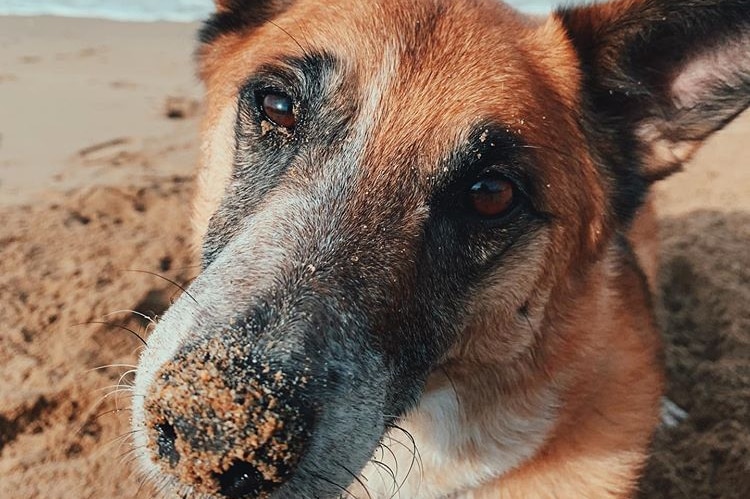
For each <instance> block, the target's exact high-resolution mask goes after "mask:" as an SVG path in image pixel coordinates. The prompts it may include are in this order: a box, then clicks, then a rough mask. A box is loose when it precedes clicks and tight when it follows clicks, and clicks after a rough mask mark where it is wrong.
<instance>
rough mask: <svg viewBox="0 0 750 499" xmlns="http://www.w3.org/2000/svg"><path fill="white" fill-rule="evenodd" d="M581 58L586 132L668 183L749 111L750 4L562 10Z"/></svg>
mask: <svg viewBox="0 0 750 499" xmlns="http://www.w3.org/2000/svg"><path fill="white" fill-rule="evenodd" d="M556 15H557V16H558V18H559V19H560V20H561V21H562V23H563V25H564V26H565V28H566V30H567V32H568V34H569V36H570V39H571V41H572V43H573V46H574V47H575V49H576V51H577V52H578V54H579V57H580V59H581V62H582V70H583V73H584V93H585V96H586V97H587V101H588V105H589V106H588V107H589V109H588V113H589V118H590V119H589V125H588V126H589V127H600V129H601V132H602V133H605V134H606V133H610V134H612V133H616V134H621V136H622V137H624V143H625V144H627V145H625V146H623V147H624V148H628V149H632V150H631V151H621V152H623V153H624V154H626V155H630V158H631V159H632V160H633V162H635V163H636V167H637V168H638V169H639V172H638V174H639V176H640V177H641V178H645V179H646V180H648V181H652V180H657V179H659V178H662V177H665V176H666V175H668V174H670V173H671V172H673V171H674V170H676V169H678V168H679V166H680V165H681V164H682V163H684V162H685V161H686V160H687V159H689V158H690V157H691V155H692V154H693V152H694V151H695V150H696V148H697V147H698V146H699V145H700V143H701V142H702V141H703V140H704V139H705V138H706V137H708V136H709V135H710V134H711V133H713V132H715V131H717V130H719V129H721V128H722V127H723V126H724V125H725V124H727V123H728V122H729V121H730V120H731V119H732V118H734V117H735V116H737V114H739V113H740V112H742V111H743V110H744V109H746V108H747V107H748V105H750V0H617V1H614V2H611V3H606V4H599V5H589V6H584V7H578V8H571V9H563V10H561V11H558V12H557V14H556Z"/></svg>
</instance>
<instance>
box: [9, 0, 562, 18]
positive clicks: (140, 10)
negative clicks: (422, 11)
mask: <svg viewBox="0 0 750 499" xmlns="http://www.w3.org/2000/svg"><path fill="white" fill-rule="evenodd" d="M352 1H367V0H352ZM506 1H507V2H508V3H510V4H512V5H515V6H516V7H518V8H520V9H522V10H524V11H527V12H536V13H539V12H546V11H548V10H550V9H551V8H552V7H553V6H555V5H557V4H559V3H563V2H564V0H563V1H562V2H561V1H553V0H506ZM565 3H570V0H568V1H567V2H565ZM212 9H213V2H212V0H0V15H54V16H68V17H98V18H103V19H115V20H118V21H178V22H188V21H195V20H199V19H203V18H205V17H206V16H207V15H208V14H209V13H210V12H211V10H212Z"/></svg>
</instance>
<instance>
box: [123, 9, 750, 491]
mask: <svg viewBox="0 0 750 499" xmlns="http://www.w3.org/2000/svg"><path fill="white" fill-rule="evenodd" d="M651 3H652V4H655V5H656V7H655V8H657V7H658V8H662V9H667V10H668V9H669V8H670V7H668V6H667V2H661V3H662V4H663V5H658V4H659V2H651ZM677 3H679V2H677ZM685 3H688V2H685ZM716 3H717V4H719V2H716ZM724 3H726V4H732V2H724ZM734 4H737V5H740V4H742V2H735V3H734ZM734 4H732V5H734ZM638 5H640V4H639V3H638V2H624V3H622V4H621V5H620V6H619V7H618V8H615V7H612V8H609V10H607V8H602V9H596V8H591V9H588V10H581V11H566V12H564V13H561V14H559V15H557V16H553V17H550V18H549V19H548V20H542V21H539V20H531V19H527V18H524V17H522V16H520V15H519V14H516V13H515V12H513V11H512V10H510V9H508V8H507V7H505V6H504V5H502V4H501V3H499V2H496V1H492V0H486V1H481V0H476V1H470V0H466V1H463V0H461V1H439V0H420V1H412V0H409V1H390V0H389V1H385V0H383V1H375V2H351V1H348V0H346V1H344V0H341V1H336V0H334V1H328V2H319V1H312V0H298V1H292V0H290V1H284V2H282V1H267V2H261V1H256V2H241V1H224V2H219V5H218V12H217V14H216V15H215V16H214V17H213V18H212V19H211V20H210V21H209V22H208V23H207V24H206V26H205V28H204V30H203V40H202V45H201V47H200V49H199V59H200V65H201V66H200V73H201V76H202V78H203V79H204V81H205V83H206V86H207V89H208V92H207V104H208V106H207V107H208V111H207V116H206V121H205V123H206V126H205V130H204V132H205V143H204V167H203V168H204V169H203V171H202V173H201V192H200V194H199V195H200V198H199V203H198V205H197V214H196V225H197V226H198V229H199V231H200V232H201V233H202V234H204V238H203V270H202V273H201V275H200V276H199V277H198V278H197V279H196V280H195V281H194V282H193V284H192V285H191V286H190V288H189V294H188V293H186V294H185V295H183V296H182V297H181V298H180V299H179V300H178V301H177V302H176V303H175V304H174V306H173V307H172V308H171V309H170V310H169V311H168V312H167V314H166V315H165V317H164V318H163V319H162V321H161V324H160V325H159V326H158V328H157V329H156V331H155V332H154V333H153V335H152V336H151V338H150V339H149V345H148V348H147V349H146V350H145V352H144V354H143V356H142V358H141V361H140V365H139V369H138V374H137V385H136V395H137V396H136V398H135V399H134V429H135V430H136V436H135V438H136V443H137V444H138V445H139V446H141V455H142V464H143V467H144V468H145V469H146V471H147V473H150V474H152V475H156V476H157V477H158V479H160V480H163V481H165V483H169V484H173V485H177V486H181V487H183V488H184V489H185V490H186V491H189V490H192V491H195V492H198V493H202V494H206V495H210V496H224V497H266V496H267V495H270V494H272V493H275V494H277V495H274V497H336V496H337V495H339V494H340V493H341V492H342V488H345V487H346V486H347V485H348V484H349V483H351V482H352V481H353V480H355V478H356V476H357V474H358V473H359V471H360V470H361V469H362V468H363V467H364V466H365V464H366V463H367V462H368V461H369V460H370V459H371V458H372V456H373V452H374V451H375V449H376V447H377V446H378V444H379V442H380V440H381V438H382V437H383V434H384V432H385V431H386V429H387V428H388V427H389V426H391V425H393V424H395V423H396V422H397V421H398V418H399V417H401V416H403V415H404V414H405V413H406V412H407V411H409V410H410V409H412V408H413V407H414V406H415V404H416V403H417V401H418V400H419V399H420V396H421V395H422V393H423V392H424V390H425V383H426V381H427V380H428V378H429V377H430V375H431V373H434V372H435V371H436V370H438V369H440V367H441V366H443V365H445V364H446V363H451V362H454V363H458V364H462V365H465V366H475V367H476V368H477V369H480V368H481V366H482V365H483V364H485V363H492V364H493V365H495V366H497V365H499V366H502V367H503V369H504V370H505V372H506V373H507V379H508V380H512V379H516V378H518V377H521V376H523V373H525V372H527V371H528V370H530V369H532V368H533V366H534V365H535V363H537V362H538V361H539V358H538V357H537V354H540V352H541V351H542V350H543V348H542V345H543V344H544V342H545V338H544V337H543V335H542V334H541V333H540V331H543V330H544V321H545V316H546V314H547V312H548V311H549V308H550V307H551V306H556V307H557V306H561V305H560V302H561V301H564V298H565V297H560V294H561V293H563V292H564V291H563V290H569V289H572V288H573V287H574V284H575V282H577V280H580V279H581V278H582V277H581V276H584V275H585V274H586V272H587V269H588V268H589V267H590V266H591V265H593V264H594V263H595V262H596V261H597V260H598V259H599V258H600V257H601V255H602V254H603V252H604V251H605V250H606V248H607V246H608V245H609V244H610V241H611V240H612V238H613V237H614V236H615V234H617V233H618V232H619V231H621V230H622V229H623V227H625V226H626V225H627V223H628V222H629V220H630V219H631V217H632V216H633V214H634V212H635V210H636V209H637V207H638V205H639V203H640V202H641V200H642V197H643V195H644V193H645V190H646V188H647V186H648V184H649V182H650V181H651V180H652V179H653V178H656V177H658V176H660V175H662V174H664V173H665V172H668V171H670V170H671V169H672V168H673V167H674V166H675V165H677V164H679V163H680V162H681V161H682V160H684V159H685V158H686V157H687V156H688V155H689V153H690V152H691V151H692V149H693V148H694V147H695V145H696V144H697V143H698V142H699V141H700V140H702V138H704V137H705V136H706V135H707V134H708V133H710V132H712V131H713V130H715V129H716V128H718V127H720V126H721V124H723V122H725V121H726V119H728V117H730V116H733V115H734V114H736V113H737V112H739V111H740V110H741V109H742V108H744V107H745V106H746V105H747V94H748V92H747V87H748V79H747V73H742V72H741V71H738V69H737V68H740V69H743V70H744V68H746V67H747V62H748V61H747V59H748V56H747V53H742V54H741V55H740V59H742V58H743V57H744V60H740V61H739V62H736V61H735V62H733V67H732V68H727V69H726V71H725V72H724V73H723V74H722V75H719V76H720V77H721V81H722V82H724V83H726V85H727V89H725V90H726V92H727V93H728V92H730V91H731V92H733V93H737V92H739V91H740V90H742V91H744V95H745V99H744V101H743V102H739V103H738V102H729V100H728V99H724V100H721V101H719V99H718V98H717V100H716V102H715V103H714V104H715V105H712V106H706V109H705V110H699V111H700V112H701V113H702V114H701V115H700V116H698V117H696V115H693V114H690V115H687V114H685V113H682V111H683V110H684V109H686V106H685V102H686V101H690V99H692V101H690V102H693V104H694V103H695V102H698V101H699V100H700V102H703V100H704V99H705V98H706V95H707V92H706V88H708V87H707V86H706V83H705V81H704V80H706V79H707V78H708V76H709V75H707V74H703V75H701V74H698V75H697V76H695V75H696V74H697V73H700V72H701V71H700V69H701V68H699V70H697V71H693V72H692V73H690V74H689V75H688V76H687V77H684V78H683V79H682V80H680V76H679V75H681V74H683V72H682V71H681V70H680V68H684V67H687V66H689V65H690V64H691V61H694V60H698V61H699V62H700V57H704V55H705V54H703V55H702V54H701V53H699V52H697V51H695V50H694V49H693V48H692V45H689V44H687V43H684V44H683V45H684V46H680V47H678V48H679V50H681V51H682V52H680V53H679V54H676V55H675V57H673V58H672V60H668V61H666V62H664V64H669V67H668V68H667V67H666V66H664V67H660V68H659V69H660V70H662V72H661V73H659V74H658V75H655V74H650V73H643V74H640V73H639V71H641V69H642V68H640V67H636V66H637V64H636V63H640V62H649V63H653V64H656V65H657V66H658V64H661V63H660V62H658V61H657V60H656V59H655V58H654V57H653V54H652V53H651V52H650V49H649V45H648V44H649V43H653V41H652V40H646V39H643V37H642V36H641V35H640V34H639V33H636V34H633V33H626V32H625V31H626V29H625V28H622V30H623V32H622V33H620V32H617V33H615V34H614V35H611V36H609V37H608V36H604V35H602V34H601V30H600V29H599V28H600V27H601V26H600V25H609V24H611V25H612V26H615V27H616V26H617V23H623V24H626V22H627V21H628V20H630V21H632V19H628V15H630V16H631V17H633V18H635V19H637V20H639V19H640V17H643V18H644V19H642V20H641V21H642V22H643V23H644V26H645V23H647V22H651V18H650V17H649V18H648V19H646V18H647V17H648V16H646V15H645V14H644V13H643V12H638V11H637V9H638ZM735 6H736V5H735ZM684 8H685V7H684V6H683V9H684ZM716 9H717V12H718V11H719V10H721V9H719V8H716ZM683 14H684V12H683ZM720 14H721V15H722V16H724V17H722V19H729V18H731V14H732V13H731V12H728V9H727V12H724V11H722V12H720ZM639 16H640V17H639ZM684 17H685V16H684V15H683V18H684ZM713 21H715V22H716V23H718V21H717V20H716V19H714V20H713ZM732 22H733V23H734V24H732V25H731V30H733V32H732V33H733V36H735V39H736V37H737V36H739V37H740V38H741V41H742V42H743V43H744V42H745V41H746V38H742V36H744V35H742V34H741V33H746V32H747V30H746V25H741V24H740V23H739V21H738V20H736V19H735V20H733V21H732ZM628 26H630V27H628V28H627V29H634V28H632V22H631V23H630V24H628ZM680 26H681V25H680ZM680 26H676V25H675V26H673V25H669V26H666V25H665V26H663V27H664V30H663V31H662V32H661V33H662V35H664V36H667V35H669V36H671V35H674V34H675V33H678V32H679V27H680ZM613 29H614V28H613ZM644 29H645V28H644ZM737 33H740V34H739V35H737ZM657 34H658V33H657ZM655 40H656V42H660V41H662V40H660V39H659V37H658V36H655ZM711 42H712V43H713V44H714V46H715V47H725V46H727V42H726V40H723V39H720V38H719V37H716V38H715V39H714V40H712V41H711ZM636 43H638V44H641V45H640V46H636V45H635V44H636ZM729 45H731V44H729ZM625 46H627V48H628V50H629V51H630V52H628V55H627V58H624V56H622V57H621V55H620V53H625V50H624V47H625ZM618 50H619V51H620V52H617V51H618ZM688 56H690V57H691V59H688ZM693 56H694V57H693ZM626 59H627V60H626ZM706 60H707V61H708V62H706V64H708V63H710V62H712V61H713V60H714V59H711V58H707V56H706ZM594 67H596V68H597V69H596V70H594ZM655 67H656V66H655ZM667 69H668V70H669V71H667ZM691 75H692V76H691ZM701 76H703V78H701ZM711 76H712V77H714V78H718V77H719V76H717V75H715V74H714V75H711ZM639 79H640V80H639ZM635 81H638V82H639V84H640V85H641V87H640V88H641V89H642V90H644V92H642V93H641V94H639V95H631V93H630V92H631V91H632V89H633V85H635V83H634V82H635ZM714 83H715V82H713V83H711V89H712V90H711V92H712V93H711V95H714V94H717V95H718V94H720V92H718V91H714V90H713V85H714ZM617 85H621V86H617ZM647 85H648V89H649V92H645V89H646V86H647ZM655 89H658V90H659V91H660V92H661V93H657V92H656V90H655ZM677 92H679V94H678V93H677ZM722 95H723V94H722ZM690 102H688V104H690ZM678 107H679V110H678V109H677V108H678ZM688 107H690V106H688ZM692 107H695V106H694V105H693V106H692ZM656 108H658V111H655V112H654V111H649V110H653V109H656ZM678 111H679V112H678ZM670 113H671V115H670ZM680 113H682V114H680ZM665 116H666V117H667V118H669V121H668V122H669V124H670V125H669V126H666V125H665V123H667V121H665V119H664V118H665ZM698 118H700V119H698ZM683 122H684V123H683Z"/></svg>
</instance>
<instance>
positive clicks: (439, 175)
mask: <svg viewBox="0 0 750 499" xmlns="http://www.w3.org/2000/svg"><path fill="white" fill-rule="evenodd" d="M530 161H531V154H530V149H529V146H528V145H526V143H525V141H524V140H523V139H522V138H521V137H520V136H519V135H518V134H516V133H514V132H513V131H512V129H511V128H510V127H509V126H506V125H505V124H502V123H497V122H484V123H481V124H478V125H476V126H474V127H472V129H471V131H470V132H469V133H468V134H467V135H466V139H465V140H463V141H462V143H461V144H459V145H458V147H456V148H455V149H453V150H452V151H451V152H450V153H449V154H448V155H447V157H446V158H445V159H444V160H443V162H442V163H441V164H439V165H438V168H437V171H436V174H435V176H434V177H433V180H434V185H435V190H436V191H439V190H441V188H442V187H447V186H449V185H451V184H453V183H454V182H456V181H459V180H460V179H462V178H464V177H471V176H473V175H478V174H479V173H480V172H481V171H482V170H484V169H486V168H490V167H492V168H496V169H499V170H502V171H503V172H505V173H507V174H509V176H512V177H513V178H514V179H515V180H517V181H519V182H521V183H524V184H528V183H529V182H530V179H529V178H528V174H529V172H528V170H529V169H528V168H527V167H526V166H527V165H528V163H529V162H530Z"/></svg>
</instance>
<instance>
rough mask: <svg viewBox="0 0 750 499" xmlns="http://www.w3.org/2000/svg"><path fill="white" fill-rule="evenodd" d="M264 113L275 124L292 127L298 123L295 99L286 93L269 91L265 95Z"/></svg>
mask: <svg viewBox="0 0 750 499" xmlns="http://www.w3.org/2000/svg"><path fill="white" fill-rule="evenodd" d="M263 114H265V115H266V118H268V119H269V120H271V121H272V122H274V123H275V124H277V125H279V126H282V127H284V128H288V129H292V128H294V126H295V125H296V124H297V116H296V115H295V114H294V101H292V98H291V97H289V96H288V95H286V94H274V93H269V94H266V95H265V96H264V97H263Z"/></svg>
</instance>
